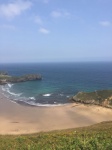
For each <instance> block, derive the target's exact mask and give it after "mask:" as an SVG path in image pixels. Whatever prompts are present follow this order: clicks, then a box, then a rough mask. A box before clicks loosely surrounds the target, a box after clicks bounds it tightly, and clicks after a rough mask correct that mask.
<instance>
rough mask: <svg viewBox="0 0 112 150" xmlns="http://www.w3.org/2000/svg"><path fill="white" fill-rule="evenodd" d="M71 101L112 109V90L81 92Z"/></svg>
mask: <svg viewBox="0 0 112 150" xmlns="http://www.w3.org/2000/svg"><path fill="white" fill-rule="evenodd" d="M70 100H72V101H74V102H78V103H84V104H95V105H100V106H104V107H109V108H112V90H101V91H100V90H99V91H94V92H79V93H78V94H76V95H75V96H73V97H72V98H71V99H70Z"/></svg>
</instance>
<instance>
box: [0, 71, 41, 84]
mask: <svg viewBox="0 0 112 150" xmlns="http://www.w3.org/2000/svg"><path fill="white" fill-rule="evenodd" d="M41 79H42V76H41V75H40V74H28V75H23V76H9V75H8V73H6V72H2V71H0V85H3V84H7V83H18V82H26V81H34V80H41Z"/></svg>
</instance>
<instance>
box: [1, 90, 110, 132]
mask: <svg viewBox="0 0 112 150" xmlns="http://www.w3.org/2000/svg"><path fill="white" fill-rule="evenodd" d="M110 120H112V110H111V109H107V108H103V107H99V106H87V105H83V104H75V103H72V104H67V105H63V106H56V107H54V106H53V107H31V106H24V105H20V104H17V103H14V102H11V101H10V100H8V99H7V98H6V97H5V96H4V95H3V94H2V91H1V90H0V134H29V133H36V132H44V131H52V130H60V129H69V128H76V127H83V126H88V125H92V124H95V123H99V122H102V121H110Z"/></svg>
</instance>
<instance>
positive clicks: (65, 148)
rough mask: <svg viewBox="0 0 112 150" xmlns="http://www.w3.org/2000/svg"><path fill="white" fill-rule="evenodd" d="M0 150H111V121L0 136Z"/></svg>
mask: <svg viewBox="0 0 112 150" xmlns="http://www.w3.org/2000/svg"><path fill="white" fill-rule="evenodd" d="M0 150H112V121H110V122H102V123H100V124H96V125H93V126H89V127H83V128H76V129H71V130H62V131H54V132H48V133H39V134H32V135H18V136H8V135H5V136H0Z"/></svg>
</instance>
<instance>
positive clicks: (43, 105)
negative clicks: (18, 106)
mask: <svg viewBox="0 0 112 150" xmlns="http://www.w3.org/2000/svg"><path fill="white" fill-rule="evenodd" d="M23 102H24V101H23ZM25 103H26V104H29V105H31V106H39V107H51V106H52V107H53V106H63V105H66V104H58V103H57V104H56V103H54V104H41V103H35V102H33V101H32V102H25Z"/></svg>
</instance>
